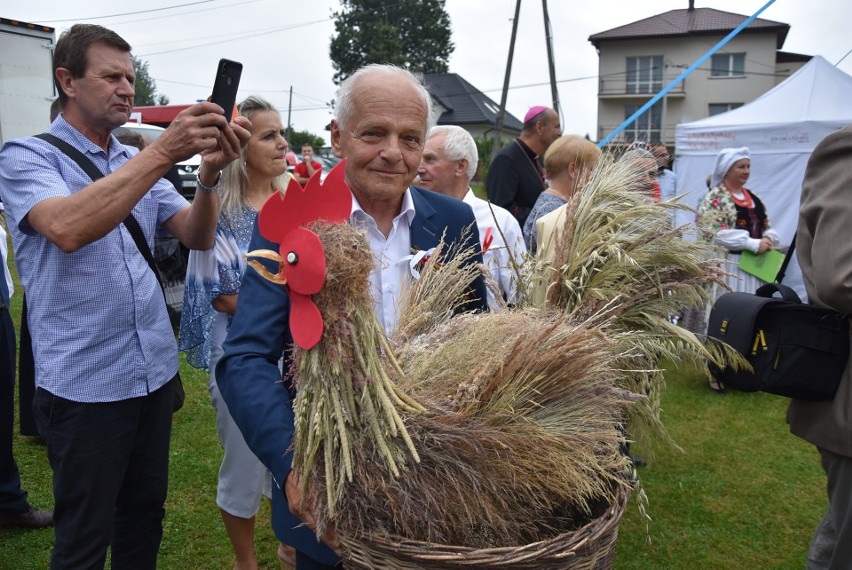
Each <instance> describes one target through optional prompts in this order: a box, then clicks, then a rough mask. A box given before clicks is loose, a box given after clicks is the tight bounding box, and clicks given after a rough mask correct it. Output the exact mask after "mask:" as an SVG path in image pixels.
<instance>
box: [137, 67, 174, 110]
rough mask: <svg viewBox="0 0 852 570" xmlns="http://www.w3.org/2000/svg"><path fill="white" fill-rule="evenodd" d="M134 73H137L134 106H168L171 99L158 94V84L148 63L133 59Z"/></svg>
mask: <svg viewBox="0 0 852 570" xmlns="http://www.w3.org/2000/svg"><path fill="white" fill-rule="evenodd" d="M133 71H135V72H136V98H135V99H134V105H168V104H169V98H168V97H167V96H166V95H163V94H158V93H157V82H156V81H154V78H153V77H151V74H150V73H149V72H148V62H147V61H143V60H141V59H138V58H136V57H135V56H134V57H133Z"/></svg>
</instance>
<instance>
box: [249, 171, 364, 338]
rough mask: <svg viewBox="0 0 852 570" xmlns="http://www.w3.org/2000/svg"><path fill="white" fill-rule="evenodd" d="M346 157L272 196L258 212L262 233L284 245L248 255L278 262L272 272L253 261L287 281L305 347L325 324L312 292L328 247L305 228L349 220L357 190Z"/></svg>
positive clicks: (293, 319) (293, 323) (293, 328)
mask: <svg viewBox="0 0 852 570" xmlns="http://www.w3.org/2000/svg"><path fill="white" fill-rule="evenodd" d="M345 168H346V161H345V160H342V161H340V163H339V164H338V165H337V166H335V167H334V168H333V169H332V170H331V172H329V173H328V176H326V178H325V181H324V182H323V183H320V172H319V171H318V172H315V173H314V175H313V176H311V178H310V180H308V183H307V185H306V186H305V188H304V189H302V186H301V185H300V184H299V183H298V182H297V181H296V179H295V178H291V179H290V183H289V185H288V186H287V192H286V193H285V194H284V196H283V197H282V196H281V194H279V193H278V192H276V193H274V194H272V195H271V196H270V197H269V198H268V199H267V200H266V203H264V205H263V208H261V210H260V212H259V213H258V216H257V225H258V229H259V230H260V235H262V236H263V237H264V238H266V239H268V240H269V241H272V242H275V243H277V244H279V249H278V252H275V251H271V250H258V251H252V252H249V253H248V256H249V257H263V258H266V259H272V260H274V261H277V262H278V263H279V266H278V272H277V273H274V274H273V273H270V272H269V271H268V270H267V269H266V268H265V267H264V266H263V265H261V264H260V263H259V262H257V261H249V265H251V266H252V267H253V268H254V269H255V270H257V271H258V272H259V273H260V274H261V276H263V277H265V278H266V279H268V280H270V281H272V282H274V283H280V284H282V285H286V287H287V292H288V293H289V295H290V332H291V334H292V335H293V341H294V342H295V343H296V344H297V345H298V346H300V347H301V348H304V349H310V348H313V347H314V346H315V345H316V344H317V343H318V342H319V341H320V339H321V338H322V332H323V328H324V325H323V322H322V315H321V314H320V312H319V309H318V308H317V306H316V305H315V304H314V302H313V299H311V295H315V294H317V293H319V291H320V289H321V288H322V285H323V283H324V282H325V251H324V249H323V247H322V242H321V241H320V239H319V237H318V236H317V235H316V234H315V233H314V232H312V231H310V230H308V229H306V228H305V227H304V226H306V225H308V224H310V223H312V222H316V221H319V220H325V221H327V222H329V223H340V222H344V221H347V220H348V219H349V215H350V214H351V212H352V192H350V190H349V187H348V186H347V185H346V182H345V181H344V180H343V173H344V170H345Z"/></svg>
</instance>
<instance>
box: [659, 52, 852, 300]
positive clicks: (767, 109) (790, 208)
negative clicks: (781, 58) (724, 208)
mask: <svg viewBox="0 0 852 570" xmlns="http://www.w3.org/2000/svg"><path fill="white" fill-rule="evenodd" d="M849 124H852V77H850V76H849V75H847V74H846V73H844V72H842V71H840V70H839V69H837V68H836V67H834V66H833V65H831V64H830V63H828V62H827V61H826V60H825V59H824V58H822V57H820V56H814V57H813V58H812V59H811V61H810V62H808V63H807V65H805V66H803V67H802V68H801V69H799V70H798V71H797V72H796V73H794V74H793V75H791V76H790V77H788V78H787V79H786V80H785V81H783V82H782V83H780V84H778V85H777V86H775V87H774V88H773V89H771V90H769V91H767V92H766V93H764V94H763V95H762V96H761V97H759V98H757V99H755V100H754V101H752V102H751V103H748V104H746V105H743V106H742V107H739V108H737V109H734V110H732V111H728V112H727V113H722V114H719V115H714V116H712V117H708V118H706V119H701V120H700V121H695V122H692V123H683V124H680V125H678V126H677V128H676V130H675V173H676V174H677V193H678V194H684V196H683V198H682V201H683V202H684V203H685V204H688V205H690V206H697V205H698V203H699V202H700V201H701V198H702V197H703V196H704V194H705V193H706V191H707V185H706V180H707V175H709V174H711V173H712V172H713V166H714V164H715V159H716V155H717V154H718V152H719V151H720V150H721V149H723V148H728V147H743V146H746V147H748V148H749V150H750V151H751V177H750V179H749V182H748V184H747V185H746V186H747V187H748V188H749V189H752V190H754V192H755V193H756V194H757V195H758V196H760V198H761V199H762V200H763V202H764V204H765V205H766V208H767V210H768V213H769V219H770V221H771V223H772V226H773V227H774V228H775V229H776V230H777V231H779V232H780V234H781V237H782V242H784V244H785V245H786V244H787V243H789V242H790V240H791V239H792V238H793V234H794V233H795V231H796V223H797V219H798V212H799V195H800V192H801V187H802V179H803V178H804V174H805V167H806V166H807V162H808V158H809V157H810V154H811V151H813V149H814V147H815V146H816V145H817V144H818V143H819V142H820V141H821V140H822V139H823V138H825V137H826V136H827V135H829V134H831V133H832V132H834V131H835V130H837V129H840V128H842V127H844V126H846V125H849ZM691 218H692V215H691V214H690V213H689V212H682V211H681V212H678V213H677V221H678V223H679V224H682V223H685V222H689V221H691ZM797 270H798V267H796V268H795V269H794V270H793V272H791V275H790V277H791V278H793V280H794V281H798V280H799V279H800V276H798V275H796V276H794V275H793V273H795V272H797ZM785 282H787V280H785ZM790 285H791V286H794V288H796V289H797V290H799V291H800V292H801V291H802V288H801V286H800V284H799V283H790Z"/></svg>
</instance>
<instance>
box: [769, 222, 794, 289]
mask: <svg viewBox="0 0 852 570" xmlns="http://www.w3.org/2000/svg"><path fill="white" fill-rule="evenodd" d="M798 233H799V232H796V233H795V234H793V241H791V242H790V247H788V248H787V255H785V256H784V263H782V264H781V267H780V268H779V269H778V273H777V274H776V275H775V282H776V283H781V282H782V281H783V280H784V275H786V274H787V266H788V265H790V260H791V259H793V252H794V251H796V234H798Z"/></svg>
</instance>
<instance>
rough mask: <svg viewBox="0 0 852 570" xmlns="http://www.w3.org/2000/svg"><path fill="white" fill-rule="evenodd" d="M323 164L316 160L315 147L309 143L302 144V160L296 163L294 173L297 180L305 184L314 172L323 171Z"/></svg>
mask: <svg viewBox="0 0 852 570" xmlns="http://www.w3.org/2000/svg"><path fill="white" fill-rule="evenodd" d="M321 171H322V164H320V163H319V162H317V161H315V160H314V147H312V146H311V145H309V144H303V145H302V162H300V163H299V164H297V165H296V169H295V170H294V171H293V175H294V176H295V177H296V181H297V182H298V183H299V184H301V185H302V186H304V185H305V184H307V183H308V180H310V179H311V176H313V175H314V172H321Z"/></svg>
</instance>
